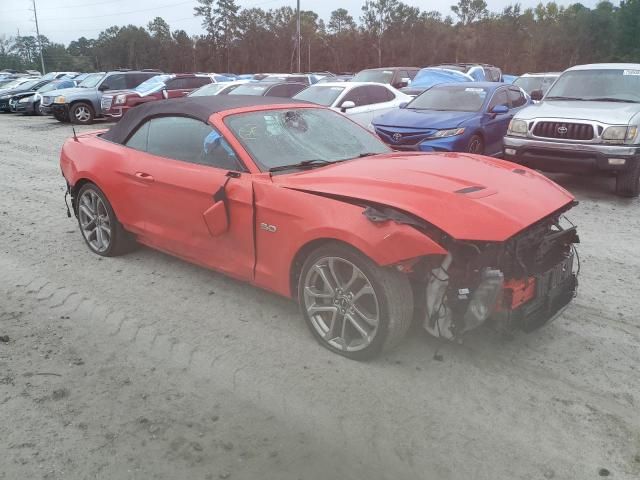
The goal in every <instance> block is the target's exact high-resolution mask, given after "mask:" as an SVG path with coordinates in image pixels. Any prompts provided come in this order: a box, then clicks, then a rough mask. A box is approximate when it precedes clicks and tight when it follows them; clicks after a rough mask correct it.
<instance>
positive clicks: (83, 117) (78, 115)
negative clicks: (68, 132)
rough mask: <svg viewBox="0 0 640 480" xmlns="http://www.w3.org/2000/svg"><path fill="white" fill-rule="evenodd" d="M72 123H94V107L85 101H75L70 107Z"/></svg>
mask: <svg viewBox="0 0 640 480" xmlns="http://www.w3.org/2000/svg"><path fill="white" fill-rule="evenodd" d="M69 117H70V118H71V123H75V124H78V125H89V124H91V123H93V117H94V113H93V108H92V107H91V105H89V104H88V103H85V102H78V103H74V104H73V105H72V106H71V108H70V109H69Z"/></svg>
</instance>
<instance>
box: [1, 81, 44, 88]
mask: <svg viewBox="0 0 640 480" xmlns="http://www.w3.org/2000/svg"><path fill="white" fill-rule="evenodd" d="M40 81H41V79H40V78H38V79H36V80H29V81H28V82H24V83H20V84H18V85H17V86H18V87H20V89H24V90H29V89H30V88H31V87H33V86H34V85H36V84H37V83H39V82H40ZM5 88H6V87H5Z"/></svg>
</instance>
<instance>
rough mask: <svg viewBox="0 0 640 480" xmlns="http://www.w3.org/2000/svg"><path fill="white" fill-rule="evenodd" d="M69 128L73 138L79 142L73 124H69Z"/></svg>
mask: <svg viewBox="0 0 640 480" xmlns="http://www.w3.org/2000/svg"><path fill="white" fill-rule="evenodd" d="M71 130H73V139H74V140H75V141H76V142H79V140H78V135H76V128H75V127H74V126H73V125H72V126H71Z"/></svg>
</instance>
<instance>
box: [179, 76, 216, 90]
mask: <svg viewBox="0 0 640 480" xmlns="http://www.w3.org/2000/svg"><path fill="white" fill-rule="evenodd" d="M210 83H211V79H210V78H208V77H190V78H185V84H186V85H187V86H186V87H185V88H200V87H202V86H203V85H207V84H210Z"/></svg>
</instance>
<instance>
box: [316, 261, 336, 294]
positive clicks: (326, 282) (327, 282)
mask: <svg viewBox="0 0 640 480" xmlns="http://www.w3.org/2000/svg"><path fill="white" fill-rule="evenodd" d="M313 268H314V269H315V271H316V272H318V275H320V278H322V281H323V282H324V287H326V288H328V289H329V290H330V291H331V294H332V295H333V294H334V293H335V288H336V285H335V284H332V283H331V281H330V280H329V275H327V273H326V272H325V269H324V268H323V267H321V266H318V265H316V266H314V267H313Z"/></svg>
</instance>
